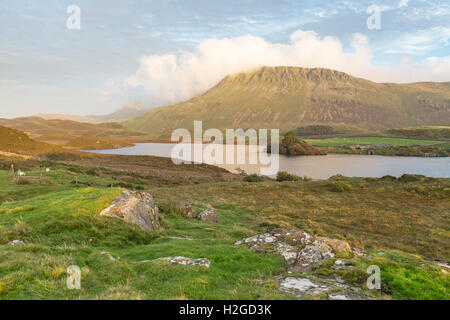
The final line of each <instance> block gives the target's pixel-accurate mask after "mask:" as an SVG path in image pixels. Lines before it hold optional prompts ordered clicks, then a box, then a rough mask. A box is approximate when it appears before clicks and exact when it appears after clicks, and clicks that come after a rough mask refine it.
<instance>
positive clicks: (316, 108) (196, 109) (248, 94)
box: [126, 67, 450, 135]
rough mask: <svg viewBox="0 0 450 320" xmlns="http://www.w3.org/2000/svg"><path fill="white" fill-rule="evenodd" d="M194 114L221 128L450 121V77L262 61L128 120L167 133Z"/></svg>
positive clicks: (370, 126) (136, 126)
mask: <svg viewBox="0 0 450 320" xmlns="http://www.w3.org/2000/svg"><path fill="white" fill-rule="evenodd" d="M194 120H203V126H204V128H219V129H225V128H280V129H282V130H293V129H296V128H298V127H300V126H305V125H312V124H347V125H354V126H358V127H362V128H365V129H369V130H384V129H391V128H398V127H407V126H420V125H444V124H448V123H449V121H450V82H446V83H411V84H391V83H374V82H371V81H368V80H364V79H360V78H355V77H352V76H350V75H348V74H345V73H342V72H338V71H333V70H329V69H320V68H316V69H307V68H296V67H261V68H259V69H256V70H254V71H251V72H243V73H239V74H235V75H230V76H228V77H226V78H225V79H223V80H222V81H221V82H220V83H219V84H217V85H216V86H215V87H213V88H212V89H210V90H209V91H207V92H206V93H205V94H204V95H202V96H198V97H195V98H193V99H191V100H189V101H187V102H183V103H179V104H175V105H171V106H164V107H160V108H157V109H154V110H152V111H150V112H148V113H147V114H145V115H143V116H140V117H138V118H136V119H133V120H130V121H128V122H127V124H126V125H127V127H128V128H131V129H133V130H139V131H145V132H149V133H153V134H160V135H167V134H170V133H171V132H172V131H173V130H174V129H176V128H191V127H192V126H193V121H194Z"/></svg>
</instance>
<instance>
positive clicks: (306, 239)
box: [235, 229, 352, 272]
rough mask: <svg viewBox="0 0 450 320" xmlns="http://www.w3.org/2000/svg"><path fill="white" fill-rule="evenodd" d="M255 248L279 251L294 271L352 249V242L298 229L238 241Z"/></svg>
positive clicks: (272, 232) (304, 268) (278, 231)
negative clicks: (319, 235) (317, 235)
mask: <svg viewBox="0 0 450 320" xmlns="http://www.w3.org/2000/svg"><path fill="white" fill-rule="evenodd" d="M235 245H246V246H248V247H249V248H250V249H251V250H252V251H255V252H267V251H269V252H276V253H279V254H281V255H282V256H283V257H284V259H285V260H286V261H287V262H288V263H289V264H290V266H289V269H288V270H290V271H295V272H304V271H309V270H311V269H314V268H316V267H319V266H320V265H321V264H323V263H325V262H327V261H329V260H330V259H333V258H334V257H335V254H336V253H340V252H349V253H351V252H352V248H351V247H350V245H349V244H348V243H347V242H346V241H344V240H339V239H330V238H326V237H315V236H313V235H311V234H309V233H307V232H304V231H302V230H296V229H274V230H272V231H268V232H265V233H263V234H260V235H256V236H252V237H249V238H246V239H242V240H239V241H236V242H235Z"/></svg>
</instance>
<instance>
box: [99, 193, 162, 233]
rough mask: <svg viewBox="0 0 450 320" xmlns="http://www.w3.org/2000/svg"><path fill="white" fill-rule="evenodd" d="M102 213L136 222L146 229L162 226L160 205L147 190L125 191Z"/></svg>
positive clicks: (101, 213)
mask: <svg viewBox="0 0 450 320" xmlns="http://www.w3.org/2000/svg"><path fill="white" fill-rule="evenodd" d="M100 215H101V216H107V217H113V218H118V219H121V220H123V221H125V222H127V223H133V224H136V225H138V226H139V227H140V228H141V229H143V230H146V231H150V230H156V229H159V228H160V222H159V214H158V207H157V206H156V205H155V203H154V201H153V198H152V196H151V195H150V194H149V193H146V192H132V191H124V192H123V193H122V194H121V195H120V196H119V197H118V198H116V199H115V200H114V201H113V202H112V204H111V205H110V206H109V207H108V208H106V209H104V210H103V211H102V212H100Z"/></svg>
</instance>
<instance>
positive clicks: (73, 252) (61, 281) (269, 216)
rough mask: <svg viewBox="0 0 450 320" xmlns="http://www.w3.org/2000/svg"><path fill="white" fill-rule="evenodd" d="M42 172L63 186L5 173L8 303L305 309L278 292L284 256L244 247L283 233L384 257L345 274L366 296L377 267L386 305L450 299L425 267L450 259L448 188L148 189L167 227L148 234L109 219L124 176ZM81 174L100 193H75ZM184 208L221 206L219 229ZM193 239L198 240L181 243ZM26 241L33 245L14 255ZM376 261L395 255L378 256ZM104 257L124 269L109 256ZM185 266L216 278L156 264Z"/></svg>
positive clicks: (409, 183) (0, 295)
mask: <svg viewBox="0 0 450 320" xmlns="http://www.w3.org/2000/svg"><path fill="white" fill-rule="evenodd" d="M27 164H28V165H29V166H30V167H29V168H28V169H26V167H25V166H26V165H27ZM40 165H41V167H42V168H41V169H38V167H35V166H34V165H31V164H30V163H29V162H26V163H23V166H22V168H23V169H24V171H26V172H27V174H30V175H37V174H41V172H42V170H43V168H45V167H46V166H48V165H51V166H52V170H51V172H50V174H52V176H51V179H52V180H53V181H54V182H55V183H54V184H41V185H40V184H28V185H15V184H12V183H11V182H10V181H9V174H10V173H9V172H8V171H6V170H0V186H1V190H2V192H3V193H2V197H3V198H2V199H1V200H2V201H3V203H2V204H1V205H0V299H227V300H228V299H295V298H296V297H295V296H293V295H289V294H286V293H282V292H280V291H279V290H278V280H277V277H278V276H283V275H287V273H285V271H286V267H287V264H286V262H285V261H284V260H283V259H282V257H281V256H278V255H273V254H268V253H254V252H252V251H250V250H248V249H247V248H245V247H240V246H235V245H234V242H235V241H236V240H239V239H242V238H244V237H248V236H252V235H255V234H258V233H261V232H264V231H266V230H269V229H273V228H276V227H289V228H299V229H303V230H305V231H308V232H310V233H314V234H318V235H324V236H329V237H333V238H341V239H345V240H347V241H348V242H349V243H350V244H351V245H352V246H354V247H358V248H362V249H366V250H369V252H371V251H370V250H374V251H373V252H374V253H373V255H372V256H369V257H368V258H364V259H356V258H353V259H352V263H353V264H354V265H355V268H352V269H350V270H345V271H342V272H341V271H339V272H338V273H340V274H341V276H342V277H343V278H345V279H347V280H349V281H352V282H353V283H355V284H357V285H359V286H363V285H364V281H365V280H364V279H367V274H366V273H365V270H366V269H367V266H368V265H371V264H377V265H379V266H380V268H381V270H382V289H383V290H382V292H381V293H379V294H375V296H376V297H378V298H386V296H385V295H386V294H389V295H391V296H392V298H395V299H449V298H450V297H449V294H448V287H449V279H448V275H444V274H442V273H441V272H440V270H438V269H437V268H436V267H435V266H433V265H431V264H430V263H429V262H427V261H426V260H424V258H422V257H425V258H427V259H440V260H446V261H448V260H449V256H450V241H449V239H450V234H449V232H448V230H449V229H450V221H449V219H448V208H449V207H450V194H449V192H448V190H450V179H431V178H425V177H420V176H404V177H403V178H401V179H396V178H394V177H385V178H381V179H363V178H344V177H340V176H336V177H333V178H332V179H330V180H325V181H309V179H304V180H302V181H298V182H286V181H283V182H276V181H272V180H268V179H264V181H259V182H257V183H248V182H236V181H235V182H220V183H218V182H211V183H203V184H197V185H196V186H195V187H192V186H173V185H172V186H169V187H158V188H153V187H151V186H149V185H147V186H146V188H148V189H150V188H152V189H151V191H150V192H151V194H152V195H153V196H154V198H155V200H156V202H157V204H158V205H159V206H160V208H161V217H162V226H163V228H162V229H161V230H159V231H153V232H144V231H142V230H140V229H139V228H138V227H136V226H134V225H130V224H127V223H124V222H122V221H120V220H118V219H113V218H107V217H100V216H99V212H100V211H101V210H102V209H103V208H105V207H107V206H108V205H109V203H110V202H111V201H112V199H114V198H115V197H116V196H117V195H118V194H119V193H120V192H121V189H120V188H110V187H109V188H108V187H106V185H107V184H108V183H110V181H111V180H113V179H112V178H111V177H112V176H115V177H116V179H118V180H119V181H120V179H121V178H122V176H121V175H120V174H119V172H115V171H111V172H110V171H108V170H109V169H100V168H87V167H83V166H75V165H70V166H69V165H65V164H52V163H40ZM73 174H77V175H78V179H79V180H80V181H85V182H89V183H92V184H93V185H92V186H91V187H85V186H84V185H73V184H71V181H72V179H73ZM123 177H127V175H124V176H123ZM118 180H114V181H116V182H117V181H118ZM341 189H342V190H341ZM337 191H339V192H337ZM178 203H194V206H193V208H194V210H195V211H196V212H200V211H201V210H203V209H205V208H207V207H208V206H210V205H212V206H213V207H214V208H215V209H216V210H217V212H218V214H219V216H220V220H221V222H220V223H218V224H214V223H206V222H203V221H201V220H196V219H188V218H185V217H183V216H181V215H180V214H179V212H176V210H174V208H175V207H176V205H177V204H178ZM189 237H192V238H193V239H194V240H183V238H189ZM16 239H20V240H23V241H24V242H25V245H24V246H10V245H8V243H9V242H10V241H12V240H16ZM378 250H384V251H385V254H384V255H382V256H379V255H378V254H376V253H375V252H377V251H378ZM104 251H105V252H108V253H110V254H111V255H112V256H113V257H115V258H116V260H115V261H110V260H109V259H108V257H107V256H105V255H102V254H101V253H102V252H104ZM178 255H183V256H187V257H191V258H203V257H206V258H208V259H209V260H210V261H211V267H210V268H209V269H207V268H203V267H191V266H181V265H170V264H168V263H166V262H163V261H153V260H154V259H156V258H160V257H168V256H178ZM415 255H421V256H422V257H420V256H415ZM148 260H150V261H148ZM144 261H147V262H144ZM70 265H78V266H79V267H80V268H81V270H82V283H81V286H82V289H81V290H79V291H77V290H74V291H72V290H68V289H67V288H66V279H67V274H66V268H67V267H68V266H70ZM322 271H323V269H318V270H317V273H318V274H319V273H320V272H322ZM368 294H372V293H368Z"/></svg>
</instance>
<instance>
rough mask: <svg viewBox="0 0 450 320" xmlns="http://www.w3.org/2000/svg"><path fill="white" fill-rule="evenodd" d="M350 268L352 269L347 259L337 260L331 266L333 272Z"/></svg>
mask: <svg viewBox="0 0 450 320" xmlns="http://www.w3.org/2000/svg"><path fill="white" fill-rule="evenodd" d="M350 268H353V265H352V264H350V263H349V262H348V260H347V259H337V260H336V261H335V262H334V265H333V266H331V269H333V270H346V269H350Z"/></svg>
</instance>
